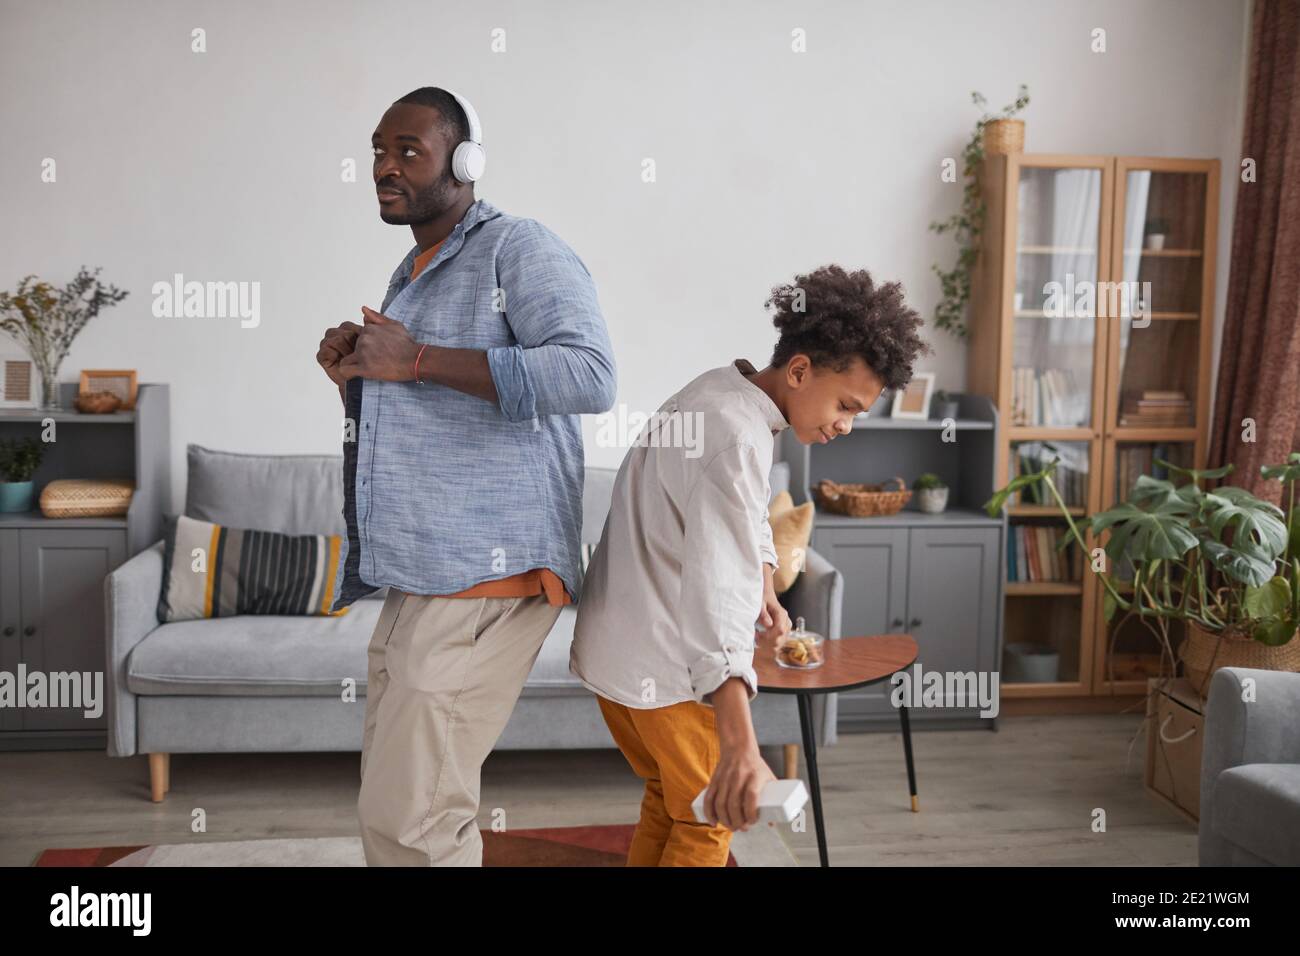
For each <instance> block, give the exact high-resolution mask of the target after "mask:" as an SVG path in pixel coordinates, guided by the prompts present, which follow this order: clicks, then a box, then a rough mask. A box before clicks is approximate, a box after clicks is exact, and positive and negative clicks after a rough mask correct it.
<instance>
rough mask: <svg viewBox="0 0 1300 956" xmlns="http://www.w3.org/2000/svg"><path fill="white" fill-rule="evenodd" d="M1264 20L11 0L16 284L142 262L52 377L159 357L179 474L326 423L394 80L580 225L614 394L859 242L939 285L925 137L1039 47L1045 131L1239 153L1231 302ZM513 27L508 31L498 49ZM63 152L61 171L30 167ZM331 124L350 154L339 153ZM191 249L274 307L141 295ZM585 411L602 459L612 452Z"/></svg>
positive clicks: (380, 258)
mask: <svg viewBox="0 0 1300 956" xmlns="http://www.w3.org/2000/svg"><path fill="white" fill-rule="evenodd" d="M1247 25H1248V10H1247V3H1246V0H1142V2H1132V0H1098V2H1092V0H1072V2H1052V3H1044V2H1042V0H996V2H993V0H989V2H956V0H952V2H947V3H939V2H906V3H849V2H826V3H820V4H816V5H809V4H800V3H793V2H790V3H780V2H744V3H741V2H729V3H722V2H716V3H700V2H683V0H661V2H655V3H647V4H632V3H610V2H577V0H567V2H562V3H548V4H541V3H493V2H476V3H473V4H465V3H455V4H453V3H430V2H389V3H364V4H362V3H345V2H341V0H310V2H308V0H280V2H276V3H273V4H272V3H267V4H262V3H232V4H225V3H215V2H212V3H206V2H205V3H200V2H130V3H127V2H66V0H65V2H48V3H46V2H42V3H36V2H26V3H22V2H15V0H0V103H3V120H4V124H3V143H4V145H3V149H2V150H0V208H3V210H4V224H5V227H6V228H4V229H2V230H0V287H4V288H9V289H12V288H13V287H14V286H15V285H16V284H17V282H18V280H19V279H20V278H21V277H22V276H23V275H26V274H27V273H31V272H34V273H37V274H39V275H41V276H42V277H45V278H48V279H51V280H56V281H58V282H60V283H61V282H65V281H67V280H68V279H70V278H71V277H72V276H73V274H75V271H76V269H77V267H78V265H80V264H81V263H83V262H84V263H87V264H88V265H91V266H94V265H102V266H103V267H104V269H103V272H102V273H101V278H102V279H103V280H105V281H110V282H113V283H115V284H117V285H119V286H121V287H124V288H126V289H128V290H130V292H131V296H130V298H129V299H127V300H126V302H124V303H123V304H122V305H120V306H118V307H117V308H115V309H112V310H110V311H108V312H106V313H104V314H103V315H101V316H100V317H99V318H97V319H96V320H95V321H94V322H93V323H92V324H91V325H90V326H89V327H88V328H87V329H86V331H85V332H84V333H83V334H82V336H81V337H80V338H79V339H78V340H77V342H76V344H75V346H74V348H73V351H72V353H71V355H70V356H69V358H68V361H67V362H66V363H65V365H64V367H63V371H62V378H63V379H64V380H74V379H75V378H76V377H77V374H78V373H79V371H80V369H82V368H132V367H133V368H136V369H138V370H139V376H140V380H141V381H167V382H170V383H171V386H172V397H173V409H172V454H173V458H174V465H173V467H174V479H173V480H174V486H173V490H174V494H175V502H174V504H175V506H176V507H180V506H181V505H182V504H183V501H184V498H183V489H184V480H185V476H184V461H185V459H184V452H185V444H186V443H187V442H190V441H194V442H199V443H201V444H205V445H208V446H211V447H215V448H222V449H231V450H239V451H259V452H284V453H305V452H335V453H337V452H338V451H339V448H340V445H339V442H340V424H339V421H340V405H339V400H338V393H337V390H336V389H335V387H334V386H333V385H332V384H331V383H330V382H329V380H328V379H327V378H326V377H325V375H324V373H323V372H322V371H321V370H320V368H319V367H318V366H317V365H316V363H315V358H314V356H315V352H316V348H317V345H318V342H319V340H320V337H321V335H322V334H323V332H324V330H325V328H326V327H327V326H330V325H336V324H338V323H339V322H342V321H344V320H347V319H352V320H359V319H358V316H359V312H360V309H359V307H360V306H361V305H362V304H363V303H364V304H367V305H370V306H372V307H375V308H378V306H379V304H380V301H381V299H382V296H383V292H384V289H385V287H386V284H387V280H388V277H389V275H390V273H391V272H392V270H393V268H394V267H395V266H396V265H397V263H398V262H399V261H400V259H401V257H402V256H403V255H404V254H405V252H406V251H407V249H408V248H409V247H410V246H411V244H412V238H411V234H410V231H409V229H407V228H402V227H391V226H387V225H385V224H384V223H383V222H381V221H380V219H379V216H378V213H377V207H376V202H375V197H374V190H373V183H372V181H371V179H370V177H369V170H370V165H369V163H370V152H369V139H370V134H371V133H372V132H373V130H374V127H375V125H376V123H377V122H378V120H379V117H380V116H381V115H382V113H383V111H384V110H385V109H386V108H387V106H388V104H389V103H391V102H392V101H393V100H395V99H397V98H398V97H399V96H401V95H403V94H405V93H406V92H408V91H409V90H411V89H413V88H415V87H417V86H422V85H445V86H449V87H452V88H454V89H457V90H459V91H461V92H463V93H465V94H466V95H467V96H469V97H470V98H471V100H472V101H473V102H474V103H475V105H476V106H477V108H478V110H479V113H480V114H481V116H482V118H483V123H484V130H485V140H486V146H487V150H488V155H489V165H488V173H487V175H486V176H485V178H484V180H483V181H482V182H481V183H480V187H479V190H478V195H479V196H481V197H483V198H487V199H489V200H490V201H491V202H493V203H494V204H496V205H497V206H499V207H501V208H502V209H504V210H505V211H507V212H511V213H515V214H519V215H525V216H531V217H534V218H536V219H539V220H541V221H542V222H544V223H546V224H547V225H548V226H550V227H551V228H552V229H554V230H555V231H556V232H557V233H559V234H560V235H561V236H563V237H564V238H565V239H566V240H567V241H568V242H569V243H570V244H571V245H572V246H573V247H574V248H575V249H576V250H577V251H578V253H579V254H580V255H581V256H582V257H583V258H584V260H585V261H586V263H587V265H588V267H589V268H590V269H591V271H592V274H593V275H594V276H595V277H596V281H597V284H598V289H599V293H600V298H601V303H602V306H603V307H604V310H605V315H606V318H607V320H608V323H609V327H610V331H611V334H612V337H613V342H614V347H615V351H616V355H617V359H618V365H619V400H620V402H624V403H627V404H628V405H629V406H630V407H632V408H635V409H643V410H652V409H654V408H655V407H657V406H658V404H659V403H660V402H661V401H662V400H663V399H664V398H665V397H667V395H669V394H670V393H671V392H673V391H674V390H676V389H677V388H678V387H679V386H680V385H681V384H683V383H684V382H685V381H687V380H689V379H690V378H692V377H693V376H694V375H696V374H697V373H699V372H700V371H703V370H704V369H706V368H710V367H713V366H716V365H721V364H725V363H727V362H728V361H730V360H731V359H732V358H734V357H736V356H741V355H744V356H747V357H749V358H750V359H751V360H753V361H754V362H755V363H756V364H758V365H760V366H761V365H762V364H763V363H764V361H765V360H766V359H767V358H768V357H769V355H770V349H771V346H772V344H773V342H774V339H775V334H774V331H773V330H772V328H771V325H770V322H769V320H768V318H767V316H766V314H765V312H764V310H763V305H762V303H763V300H764V299H765V298H766V296H767V294H768V291H769V289H770V288H771V286H772V285H774V284H776V283H778V282H782V281H786V280H788V279H790V278H791V277H793V275H794V274H795V273H796V272H797V271H804V270H808V269H811V268H814V267H816V266H818V265H821V264H824V263H827V262H832V261H835V262H839V263H841V264H843V265H844V266H846V267H851V268H856V267H866V268H869V269H870V270H871V271H872V273H873V274H874V275H875V276H877V277H878V278H881V279H899V280H901V281H902V282H903V284H904V286H905V289H906V291H907V294H908V297H909V299H910V301H911V302H912V303H913V304H914V305H915V306H916V307H917V308H918V309H919V310H920V311H921V312H922V314H923V315H925V316H927V318H928V317H929V316H930V314H931V310H932V309H933V306H934V304H935V302H936V300H937V298H938V288H937V280H936V279H935V277H934V275H933V273H932V271H931V266H932V264H933V263H935V262H942V263H943V264H945V265H947V264H949V262H950V261H951V256H952V250H951V246H950V244H949V243H948V241H947V240H943V239H940V238H939V237H936V236H935V235H933V234H932V233H930V232H929V231H928V229H927V225H928V223H929V222H930V221H931V220H932V219H935V218H938V217H940V216H943V215H946V214H948V213H949V212H950V211H951V210H953V209H955V207H956V205H957V203H958V202H959V189H960V187H959V186H956V185H944V184H941V183H940V181H939V177H938V166H939V162H940V160H941V159H942V158H943V157H945V156H958V155H959V154H960V150H961V147H962V145H963V144H964V142H965V140H966V138H967V136H968V135H969V131H970V129H971V128H972V126H973V124H974V122H975V120H976V119H977V111H976V110H975V108H974V107H973V106H972V105H971V104H970V100H969V93H970V91H971V90H972V89H978V90H980V91H982V92H983V93H985V94H986V95H987V96H988V98H989V100H990V103H991V104H992V105H993V106H995V107H1000V106H1001V105H1002V104H1003V103H1005V102H1009V101H1010V100H1011V99H1013V98H1014V95H1015V90H1016V86H1017V84H1018V83H1020V82H1021V81H1024V82H1026V83H1028V84H1029V87H1030V92H1031V96H1032V102H1031V104H1030V106H1029V108H1028V110H1027V111H1026V113H1025V114H1024V116H1025V119H1026V121H1027V126H1028V129H1027V142H1026V146H1027V149H1028V150H1029V151H1031V152H1088V153H1121V154H1130V155H1168V156H1193V157H1209V156H1217V157H1219V158H1220V159H1221V160H1222V161H1223V167H1224V178H1223V184H1224V189H1223V196H1222V204H1221V242H1220V256H1219V263H1220V268H1219V276H1218V299H1219V305H1218V309H1217V312H1218V315H1219V321H1220V322H1221V316H1222V303H1223V300H1224V293H1225V290H1226V284H1227V267H1228V256H1227V250H1228V240H1229V238H1230V233H1231V223H1232V216H1231V212H1232V208H1233V197H1234V194H1235V183H1236V178H1235V176H1236V169H1237V163H1238V161H1239V158H1238V152H1239V150H1240V135H1241V132H1240V131H1241V122H1242V101H1243V95H1244V91H1243V82H1244V72H1243V71H1244V60H1245V57H1246V53H1247V47H1246V36H1245V31H1246V30H1247ZM196 27H202V28H203V29H205V30H206V34H207V45H208V52H206V53H204V54H195V53H192V52H191V51H190V42H191V41H190V31H191V30H192V29H193V28H196ZM496 27H501V28H504V29H505V31H506V43H507V51H506V52H505V53H493V52H491V50H490V41H491V36H490V32H491V30H492V29H493V28H496ZM796 27H802V28H804V29H805V30H806V31H807V37H808V52H807V53H805V54H795V53H792V52H791V50H790V42H791V30H792V29H794V28H796ZM1095 27H1103V28H1105V29H1106V31H1107V43H1108V50H1107V52H1106V53H1104V54H1095V53H1092V52H1091V51H1090V41H1091V37H1090V33H1091V31H1092V29H1093V28H1095ZM46 157H53V158H54V159H56V160H57V162H58V182H57V183H56V184H46V183H42V182H41V181H40V173H41V166H40V164H41V162H42V160H43V159H44V158H46ZM645 157H652V158H654V159H655V160H656V163H657V167H658V181H657V182H656V183H654V184H645V183H643V182H642V181H641V176H640V173H641V165H640V164H641V160H642V159H643V158H645ZM347 158H351V159H354V160H355V161H356V163H357V164H358V166H359V171H360V179H359V181H358V182H356V183H342V182H340V164H341V163H342V162H343V161H344V160H345V159H347ZM176 272H181V273H183V274H184V275H185V276H186V277H187V278H188V279H198V280H200V281H209V280H221V281H260V282H261V286H262V301H261V309H262V317H261V323H260V325H259V326H258V327H257V328H241V327H240V323H239V321H238V320H237V319H158V318H154V317H153V316H152V315H151V312H150V305H151V301H152V295H151V291H150V289H151V286H152V285H153V283H154V282H156V281H159V280H169V279H170V278H171V276H172V275H173V273H176ZM933 340H934V343H935V345H936V348H937V355H936V356H934V357H933V358H931V359H929V360H927V361H926V362H925V363H924V364H923V365H922V368H927V369H931V370H934V371H936V372H937V373H938V377H939V383H940V385H941V386H946V387H950V388H961V387H962V386H963V385H964V382H965V357H964V349H963V347H962V346H961V345H960V344H958V343H957V342H955V341H954V340H953V339H951V338H949V337H948V336H947V335H946V334H943V333H936V334H935V335H934V336H933ZM1216 341H1217V335H1216ZM595 424H596V423H595V420H594V419H589V420H588V421H587V435H588V461H589V463H591V464H599V465H610V466H614V465H617V464H618V462H619V461H620V460H621V459H622V454H623V452H622V450H621V449H612V448H600V447H597V446H596V444H595V441H594V435H595Z"/></svg>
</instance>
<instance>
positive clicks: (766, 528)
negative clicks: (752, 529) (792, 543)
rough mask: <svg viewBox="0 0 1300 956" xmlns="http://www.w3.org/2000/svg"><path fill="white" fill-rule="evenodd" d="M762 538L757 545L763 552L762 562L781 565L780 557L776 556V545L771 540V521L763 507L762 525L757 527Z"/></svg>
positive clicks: (776, 565) (776, 566)
mask: <svg viewBox="0 0 1300 956" xmlns="http://www.w3.org/2000/svg"><path fill="white" fill-rule="evenodd" d="M759 531H760V532H761V534H762V539H761V541H760V542H759V547H760V549H761V550H762V553H763V563H764V564H770V565H772V567H773V568H778V567H780V566H781V559H780V557H778V556H777V553H776V545H775V544H774V543H773V542H772V523H771V521H769V520H768V513H767V509H766V508H764V509H763V526H762V527H761V528H760V529H759Z"/></svg>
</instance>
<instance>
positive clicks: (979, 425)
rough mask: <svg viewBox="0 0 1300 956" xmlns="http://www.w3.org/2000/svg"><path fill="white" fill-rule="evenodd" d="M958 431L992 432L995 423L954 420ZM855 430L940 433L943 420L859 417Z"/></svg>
mask: <svg viewBox="0 0 1300 956" xmlns="http://www.w3.org/2000/svg"><path fill="white" fill-rule="evenodd" d="M954 422H955V423H956V426H955V427H956V429H957V431H959V432H966V431H992V429H993V423H992V422H986V421H980V420H979V419H973V418H957V419H954ZM853 427H854V429H855V430H856V429H859V428H903V429H914V430H917V431H926V430H929V431H939V430H941V429H942V428H943V419H942V418H925V419H920V418H863V417H862V416H858V417H857V418H855V419H853Z"/></svg>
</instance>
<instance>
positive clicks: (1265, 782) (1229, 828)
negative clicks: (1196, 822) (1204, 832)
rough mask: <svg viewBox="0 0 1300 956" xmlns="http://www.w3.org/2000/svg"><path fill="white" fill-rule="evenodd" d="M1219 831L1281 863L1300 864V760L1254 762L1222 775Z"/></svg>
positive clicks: (1218, 789)
mask: <svg viewBox="0 0 1300 956" xmlns="http://www.w3.org/2000/svg"><path fill="white" fill-rule="evenodd" d="M1214 829H1215V830H1216V831H1217V832H1218V833H1219V835H1220V836H1222V837H1223V838H1224V839H1225V840H1228V841H1230V842H1232V843H1235V844H1237V846H1239V847H1242V848H1243V849H1245V850H1247V851H1248V852H1250V853H1253V854H1254V855H1255V856H1257V857H1259V858H1260V859H1264V860H1268V861H1269V862H1270V863H1272V864H1274V865H1276V866H1300V764H1294V763H1250V764H1243V765H1241V766H1238V767H1230V768H1229V769H1227V770H1225V771H1223V773H1221V774H1219V779H1218V780H1217V781H1216V782H1215V785H1214Z"/></svg>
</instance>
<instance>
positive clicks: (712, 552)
mask: <svg viewBox="0 0 1300 956" xmlns="http://www.w3.org/2000/svg"><path fill="white" fill-rule="evenodd" d="M765 487H766V480H765V475H764V473H763V466H762V465H761V464H760V458H759V454H758V451H757V449H755V448H754V447H753V446H752V445H748V444H744V443H741V444H737V445H733V446H731V447H730V448H727V449H725V450H724V451H721V452H719V453H718V454H717V455H716V456H715V457H714V459H713V460H712V461H711V462H710V463H709V464H708V466H707V467H706V468H705V470H704V473H703V475H702V476H701V477H700V478H699V479H698V480H697V482H696V484H695V486H694V488H693V489H692V490H691V493H690V495H689V497H688V498H687V503H686V508H685V512H684V525H685V542H684V548H683V554H682V590H681V599H680V600H679V602H678V605H677V614H678V630H679V633H680V635H681V639H682V641H683V642H684V646H685V650H686V659H687V660H688V661H689V662H690V665H689V669H690V676H691V693H692V695H693V696H694V698H695V700H697V701H699V702H700V703H702V704H709V705H712V701H710V700H708V699H707V698H708V697H709V695H710V694H712V693H713V691H715V690H717V689H718V687H720V686H721V685H722V683H723V682H724V681H726V680H728V679H729V678H732V677H740V678H742V679H743V680H744V681H745V684H746V685H747V686H748V690H749V699H750V700H753V699H754V698H755V697H757V696H758V675H757V674H756V673H755V672H754V625H755V622H756V621H757V620H758V615H759V613H760V612H761V610H762V604H763V571H762V561H763V537H764V536H763V531H762V528H763V526H764V525H766V524H767V506H766V504H765V502H764V490H765Z"/></svg>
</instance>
